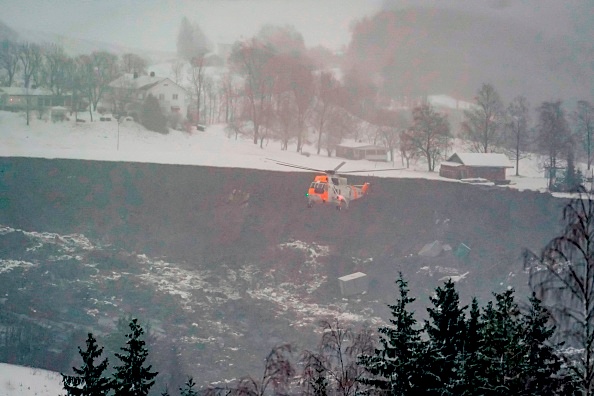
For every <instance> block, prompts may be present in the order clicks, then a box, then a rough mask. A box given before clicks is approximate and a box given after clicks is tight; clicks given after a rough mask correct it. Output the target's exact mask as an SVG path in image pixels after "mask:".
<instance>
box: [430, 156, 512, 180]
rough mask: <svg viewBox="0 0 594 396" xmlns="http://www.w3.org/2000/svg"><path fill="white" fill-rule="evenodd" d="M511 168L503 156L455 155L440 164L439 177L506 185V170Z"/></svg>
mask: <svg viewBox="0 0 594 396" xmlns="http://www.w3.org/2000/svg"><path fill="white" fill-rule="evenodd" d="M508 168H513V166H512V165H511V163H510V161H509V159H508V158H507V156H506V155H505V154H497V153H455V154H453V155H452V156H451V157H449V158H448V159H447V161H444V162H442V163H441V167H440V169H439V175H440V176H442V177H447V178H448V179H458V180H462V179H475V178H481V179H487V180H489V181H492V182H494V183H495V184H508V183H509V180H507V177H506V169H508Z"/></svg>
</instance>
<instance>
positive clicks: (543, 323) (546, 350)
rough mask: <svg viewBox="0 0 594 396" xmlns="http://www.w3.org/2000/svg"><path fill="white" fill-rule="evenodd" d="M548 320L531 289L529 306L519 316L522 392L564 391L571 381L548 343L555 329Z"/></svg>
mask: <svg viewBox="0 0 594 396" xmlns="http://www.w3.org/2000/svg"><path fill="white" fill-rule="evenodd" d="M549 321H550V315H549V313H548V312H547V311H546V310H545V309H544V308H543V306H542V305H541V302H540V300H539V299H538V298H536V295H535V294H534V293H533V294H532V297H531V298H530V310H529V311H528V313H527V314H526V315H524V318H523V325H524V339H525V349H526V350H525V353H526V355H525V368H524V372H523V383H524V390H523V393H522V394H525V395H545V394H546V395H557V394H568V389H569V388H570V385H571V384H570V383H569V381H568V377H566V376H564V375H563V374H562V371H561V367H562V361H561V358H560V356H558V355H557V354H556V353H555V348H554V347H553V346H552V345H550V343H549V341H550V340H551V337H552V336H553V334H554V333H555V327H554V326H549V325H548V323H549Z"/></svg>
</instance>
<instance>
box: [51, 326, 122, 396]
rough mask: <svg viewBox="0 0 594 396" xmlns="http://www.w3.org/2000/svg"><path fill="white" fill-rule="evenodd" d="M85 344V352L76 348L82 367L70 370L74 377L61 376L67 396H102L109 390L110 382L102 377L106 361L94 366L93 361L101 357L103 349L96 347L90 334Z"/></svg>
mask: <svg viewBox="0 0 594 396" xmlns="http://www.w3.org/2000/svg"><path fill="white" fill-rule="evenodd" d="M86 344H87V349H86V350H85V351H83V350H82V349H81V348H80V347H78V353H79V354H80V356H81V357H82V360H83V365H82V366H81V367H80V368H78V369H77V368H75V367H73V368H72V369H73V370H74V372H75V373H76V375H65V374H62V383H63V384H64V390H65V391H66V394H67V395H68V396H103V395H106V394H107V392H108V391H109V390H110V389H111V382H110V381H109V379H108V378H105V377H103V373H104V371H105V370H106V369H107V359H104V360H103V361H102V362H101V363H99V364H98V365H95V359H97V358H99V357H100V356H101V354H102V353H103V348H99V347H98V346H97V343H96V340H95V338H94V337H93V334H92V333H89V335H88V337H87V341H86Z"/></svg>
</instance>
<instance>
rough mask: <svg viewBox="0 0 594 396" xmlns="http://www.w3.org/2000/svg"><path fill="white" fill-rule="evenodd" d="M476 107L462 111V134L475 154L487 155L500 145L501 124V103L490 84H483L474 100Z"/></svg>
mask: <svg viewBox="0 0 594 396" xmlns="http://www.w3.org/2000/svg"><path fill="white" fill-rule="evenodd" d="M474 100H475V102H476V105H475V107H474V108H472V109H470V110H464V116H465V118H466V119H465V120H464V121H463V122H462V134H463V135H464V136H465V137H466V138H467V139H468V140H469V141H470V142H471V145H472V149H473V150H474V151H476V152H477V153H488V152H489V150H490V149H491V150H492V147H493V146H494V145H497V144H499V143H500V138H501V125H502V122H503V103H502V102H501V99H500V98H499V94H498V93H497V91H495V88H493V86H492V85H491V84H483V85H482V87H481V89H480V90H479V91H478V94H477V96H476V97H475V98H474Z"/></svg>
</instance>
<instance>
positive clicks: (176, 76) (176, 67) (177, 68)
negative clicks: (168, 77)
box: [171, 60, 185, 85]
mask: <svg viewBox="0 0 594 396" xmlns="http://www.w3.org/2000/svg"><path fill="white" fill-rule="evenodd" d="M184 65H185V63H184V62H182V61H180V60H175V61H173V63H171V72H172V73H173V81H175V83H176V84H177V85H179V84H180V83H181V81H182V76H183V73H184Z"/></svg>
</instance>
